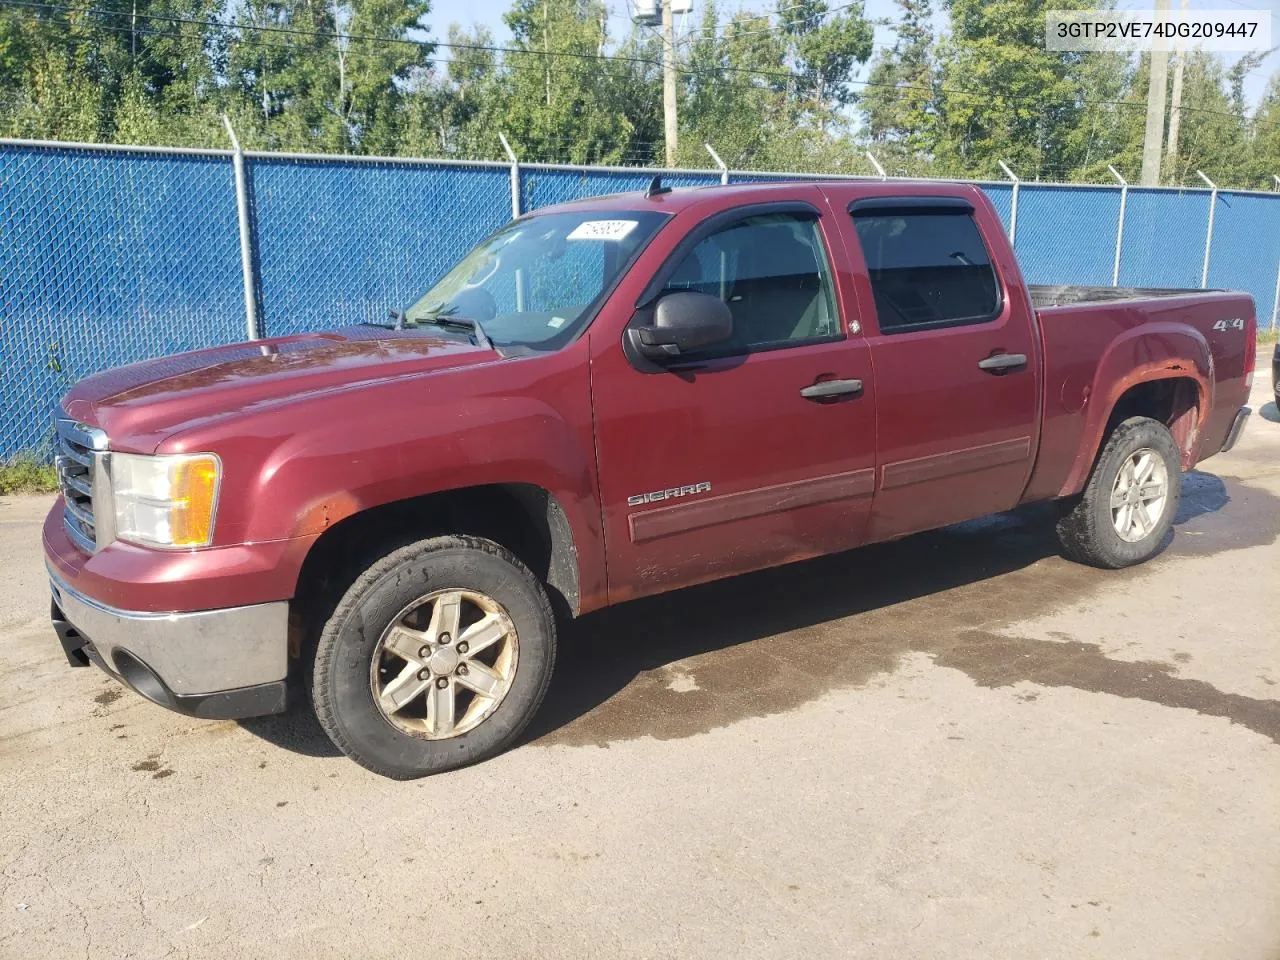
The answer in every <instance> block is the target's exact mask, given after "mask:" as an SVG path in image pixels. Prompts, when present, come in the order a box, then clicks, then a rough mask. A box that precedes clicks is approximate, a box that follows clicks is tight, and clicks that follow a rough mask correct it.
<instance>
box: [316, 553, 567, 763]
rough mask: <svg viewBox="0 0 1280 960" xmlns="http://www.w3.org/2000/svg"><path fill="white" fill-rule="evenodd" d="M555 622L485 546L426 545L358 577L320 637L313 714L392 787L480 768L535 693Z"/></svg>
mask: <svg viewBox="0 0 1280 960" xmlns="http://www.w3.org/2000/svg"><path fill="white" fill-rule="evenodd" d="M555 650H556V634H555V620H554V618H553V617H552V614H551V607H550V604H549V603H548V602H547V596H546V593H545V591H544V590H543V589H542V586H541V584H539V583H538V581H537V579H536V578H535V577H534V576H533V574H532V573H530V572H529V570H528V568H527V567H525V566H524V564H522V563H521V562H520V561H519V560H517V559H516V558H515V557H514V556H513V555H512V554H511V553H510V552H508V551H507V550H505V549H503V548H502V547H500V546H499V545H498V544H496V543H493V542H492V541H489V540H481V539H478V538H474V537H460V536H449V537H436V538H433V539H430V540H423V541H421V542H419V543H415V544H411V545H409V546H407V547H404V548H402V549H400V550H396V551H395V552H394V553H391V554H389V555H388V556H386V557H383V558H382V559H381V560H379V561H378V562H376V563H375V564H373V565H372V566H371V567H369V569H367V570H366V571H365V572H364V573H363V574H362V575H361V576H360V577H359V578H358V579H357V580H356V582H355V583H354V584H352V585H351V587H350V588H349V589H348V590H347V592H346V593H345V594H344V595H343V597H342V599H341V600H340V601H339V602H338V605H337V607H336V608H335V609H334V612H333V614H332V616H330V618H329V620H328V621H327V622H326V623H325V625H324V628H323V629H322V631H321V634H320V638H319V641H318V644H317V648H316V655H315V661H314V666H313V677H312V701H313V703H314V704H315V709H316V716H317V717H318V718H319V720H320V725H321V726H322V727H323V728H324V730H325V732H326V733H327V734H328V735H329V738H330V739H331V740H332V741H333V742H334V744H335V745H336V746H337V747H338V749H340V750H341V751H342V752H343V753H345V754H346V755H347V756H349V757H350V758H351V759H353V760H355V761H356V762H357V763H359V764H360V765H361V766H363V767H366V768H368V769H369V770H372V771H374V772H375V773H380V774H382V775H383V776H387V777H392V778H395V779H399V780H405V779H410V778H412V777H419V776H423V775H426V774H429V773H438V772H441V771H444V770H452V769H454V768H456V767H461V766H465V765H467V764H470V763H476V762H477V761H480V760H484V759H486V758H488V757H490V756H492V755H494V754H496V753H498V752H500V751H501V750H503V749H505V748H506V747H508V746H510V744H511V743H512V742H513V741H514V740H515V738H516V737H518V736H519V735H520V733H521V731H522V730H524V728H525V726H526V724H528V722H529V721H530V720H531V719H532V718H533V715H534V713H536V712H537V709H538V707H539V705H540V704H541V702H542V698H543V696H544V695H545V694H546V691H547V685H548V684H549V683H550V680H551V671H552V667H553V666H554V663H555Z"/></svg>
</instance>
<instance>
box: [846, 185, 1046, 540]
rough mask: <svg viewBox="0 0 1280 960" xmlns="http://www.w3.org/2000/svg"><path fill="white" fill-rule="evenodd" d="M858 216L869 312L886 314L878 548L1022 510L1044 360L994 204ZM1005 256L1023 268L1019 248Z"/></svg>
mask: <svg viewBox="0 0 1280 960" xmlns="http://www.w3.org/2000/svg"><path fill="white" fill-rule="evenodd" d="M847 217H848V220H847V222H846V226H847V227H848V228H851V231H850V244H851V246H852V247H853V248H854V249H853V251H852V252H851V255H852V256H853V258H854V259H855V261H856V260H857V259H858V258H861V259H862V261H863V264H862V265H861V266H862V267H863V270H865V272H863V270H858V271H857V272H858V273H860V274H861V278H860V281H861V282H862V283H863V284H865V285H866V286H868V287H869V291H868V292H869V294H870V295H869V296H864V297H863V298H862V302H863V303H871V304H874V310H872V311H869V313H871V314H873V315H871V316H866V317H864V320H866V321H867V322H866V323H865V324H864V326H865V333H866V339H867V343H868V345H869V346H870V349H871V356H872V361H873V363H874V365H875V371H876V387H877V403H876V422H877V437H878V444H879V450H878V457H877V474H878V476H877V480H878V489H877V491H876V499H875V506H874V509H873V512H872V517H871V524H870V529H869V531H868V539H872V540H883V539H888V538H891V537H896V536H901V535H903V534H907V533H912V532H914V531H917V530H926V529H931V528H934V527H939V526H943V525H945V524H948V523H953V522H956V521H959V520H965V519H969V518H971V517H976V516H981V515H983V514H986V513H992V512H996V511H999V510H1007V509H1010V508H1012V507H1013V506H1014V505H1016V504H1017V502H1018V499H1019V497H1020V496H1021V493H1022V490H1023V488H1024V487H1025V486H1026V483H1027V478H1028V477H1029V475H1030V471H1031V466H1032V462H1033V459H1034V455H1035V446H1036V439H1037V436H1038V431H1037V418H1038V416H1039V408H1038V397H1039V386H1038V383H1037V378H1038V376H1039V373H1038V371H1039V363H1038V359H1039V358H1038V356H1037V353H1038V341H1037V339H1036V334H1035V331H1034V330H1033V329H1032V325H1031V318H1030V312H1029V309H1028V305H1027V303H1026V297H1025V294H1024V292H1023V288H1022V285H1021V279H1020V275H1019V274H1018V273H1017V267H1016V264H1012V263H1009V264H1007V265H1006V264H1004V263H1002V264H1001V267H1002V270H1001V271H997V269H996V268H995V266H994V265H993V260H999V255H997V256H993V250H992V249H991V248H990V246H991V245H989V244H987V243H986V242H984V239H983V234H984V232H987V233H988V234H989V232H990V231H992V230H1002V228H1001V227H1000V225H999V223H998V221H996V220H995V217H994V215H993V214H992V213H991V211H990V208H989V207H987V206H986V205H981V206H976V207H975V205H974V204H971V203H970V202H969V201H967V200H964V199H961V198H956V197H943V196H939V197H919V196H912V197H892V196H877V197H874V198H866V199H860V200H856V201H854V202H853V203H851V204H850V205H849V208H848V214H847ZM998 254H1005V255H1007V256H1009V257H1011V256H1012V254H1011V253H1009V252H1008V251H1007V245H1004V246H1003V247H1001V248H1000V251H998ZM855 266H857V265H856V264H855ZM1006 266H1007V267H1008V268H1009V269H1004V268H1005V267H1006ZM1002 273H1003V274H1004V277H1006V278H1007V277H1010V276H1012V277H1013V278H1014V280H1015V281H1016V283H1015V285H1014V286H1013V289H1012V291H1011V290H1010V289H1009V286H1008V285H1007V284H1005V283H1004V282H1002V276H1001V274H1002Z"/></svg>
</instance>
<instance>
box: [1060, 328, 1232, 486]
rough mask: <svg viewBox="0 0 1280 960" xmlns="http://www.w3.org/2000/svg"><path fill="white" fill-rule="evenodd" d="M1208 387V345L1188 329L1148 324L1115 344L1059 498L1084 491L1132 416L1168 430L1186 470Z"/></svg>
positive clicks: (1098, 381)
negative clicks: (1101, 458)
mask: <svg viewBox="0 0 1280 960" xmlns="http://www.w3.org/2000/svg"><path fill="white" fill-rule="evenodd" d="M1212 382H1213V357H1212V354H1211V352H1210V350H1209V344H1208V342H1207V341H1206V340H1205V339H1204V337H1203V336H1201V335H1200V333H1199V332H1198V331H1196V330H1195V329H1194V328H1192V327H1189V326H1187V325H1185V324H1172V323H1150V324H1144V325H1142V326H1139V327H1136V328H1134V329H1133V330H1132V331H1130V333H1129V335H1128V336H1122V337H1120V338H1117V340H1116V341H1115V342H1113V343H1112V345H1111V347H1110V348H1108V350H1107V351H1106V353H1105V354H1104V355H1103V357H1102V360H1101V362H1100V363H1099V364H1098V368H1097V373H1096V375H1095V377H1094V381H1093V385H1092V387H1091V388H1090V391H1089V400H1088V403H1087V408H1086V422H1085V428H1084V431H1083V434H1082V443H1081V447H1080V451H1079V453H1078V454H1077V456H1076V459H1075V461H1074V463H1073V464H1072V467H1071V470H1070V471H1069V472H1068V474H1067V478H1066V481H1065V482H1064V484H1063V486H1062V489H1061V491H1060V492H1059V495H1060V496H1070V495H1073V494H1076V493H1079V492H1080V491H1081V490H1082V489H1083V488H1084V484H1085V482H1086V481H1087V480H1088V477H1089V472H1090V471H1091V470H1092V469H1093V465H1094V463H1095V462H1096V461H1097V459H1098V456H1099V455H1100V454H1101V452H1102V450H1103V448H1104V447H1105V445H1106V442H1107V438H1108V437H1109V436H1110V435H1111V433H1112V431H1113V430H1114V429H1115V428H1116V425H1117V424H1119V423H1121V422H1123V421H1124V420H1126V419H1128V418H1129V417H1134V416H1143V417H1149V418H1151V419H1152V420H1156V421H1158V422H1160V423H1163V424H1164V425H1165V426H1166V427H1168V428H1169V430H1170V432H1171V433H1173V437H1174V442H1175V443H1176V444H1177V446H1178V450H1179V452H1180V455H1181V459H1182V466H1183V469H1190V468H1191V467H1192V466H1194V465H1195V458H1196V448H1197V446H1198V441H1199V437H1200V430H1201V428H1202V427H1203V425H1204V422H1205V418H1206V417H1207V416H1208V413H1209V407H1210V404H1211V402H1212Z"/></svg>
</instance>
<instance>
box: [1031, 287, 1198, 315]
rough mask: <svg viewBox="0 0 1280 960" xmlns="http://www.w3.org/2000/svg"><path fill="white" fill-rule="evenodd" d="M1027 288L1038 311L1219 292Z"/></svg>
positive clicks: (1172, 288) (1158, 288) (1149, 289)
mask: <svg viewBox="0 0 1280 960" xmlns="http://www.w3.org/2000/svg"><path fill="white" fill-rule="evenodd" d="M1027 289H1028V290H1030V291H1031V305H1032V306H1033V307H1035V308H1036V309H1037V310H1040V309H1043V308H1045V307H1065V306H1068V305H1069V304H1074V303H1102V302H1109V301H1115V300H1147V299H1152V298H1155V297H1185V296H1188V295H1191V294H1197V293H1217V292H1220V291H1216V290H1200V289H1180V288H1177V287H1086V286H1081V285H1078V284H1071V283H1054V284H1047V283H1046V284H1034V283H1032V284H1028V285H1027Z"/></svg>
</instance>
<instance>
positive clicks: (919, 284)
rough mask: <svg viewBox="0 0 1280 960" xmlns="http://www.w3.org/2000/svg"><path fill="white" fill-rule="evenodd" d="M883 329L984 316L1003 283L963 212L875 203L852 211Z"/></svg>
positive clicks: (992, 309)
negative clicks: (874, 207)
mask: <svg viewBox="0 0 1280 960" xmlns="http://www.w3.org/2000/svg"><path fill="white" fill-rule="evenodd" d="M853 222H854V226H855V228H856V229H857V232H858V240H859V242H860V243H861V245H862V254H863V257H864V258H865V259H866V262H867V272H868V273H869V274H870V278H871V289H872V292H873V293H874V294H875V301H876V314H877V316H878V318H879V321H880V332H881V333H905V332H907V331H909V330H921V329H926V330H927V329H933V328H937V327H951V326H959V325H963V324H974V323H985V322H987V321H990V320H993V319H994V318H995V317H996V316H997V314H999V312H1000V288H999V284H998V283H997V281H996V273H995V269H994V268H993V267H992V266H991V258H990V256H989V255H988V254H987V248H986V245H985V244H984V243H983V242H982V235H981V234H980V233H979V232H978V225H977V224H976V223H974V220H973V216H972V214H971V213H970V212H968V211H961V210H954V211H953V210H941V211H938V210H902V211H892V210H876V211H871V212H867V213H858V212H857V211H855V212H854V214H853Z"/></svg>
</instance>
